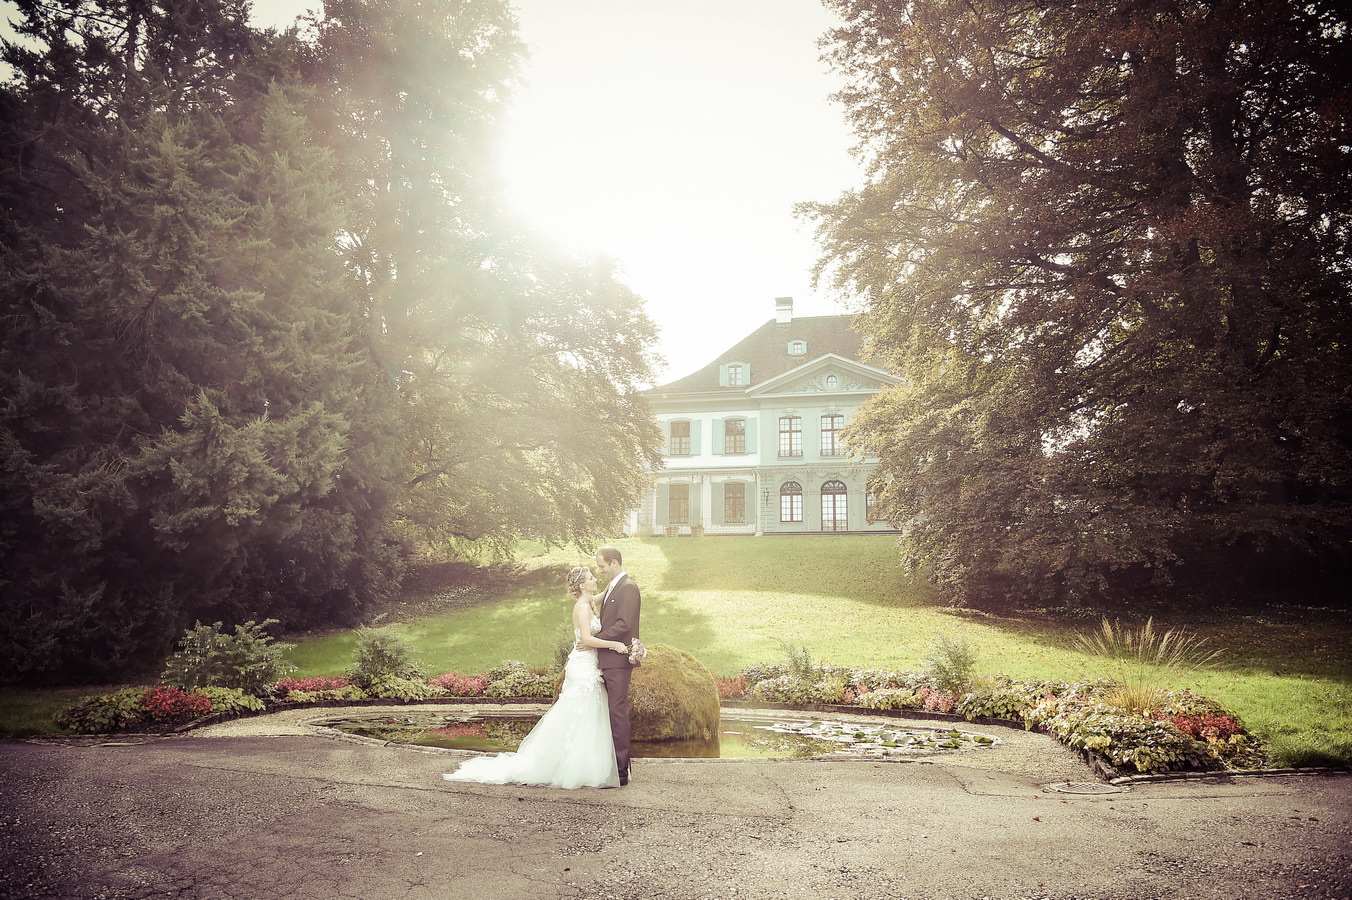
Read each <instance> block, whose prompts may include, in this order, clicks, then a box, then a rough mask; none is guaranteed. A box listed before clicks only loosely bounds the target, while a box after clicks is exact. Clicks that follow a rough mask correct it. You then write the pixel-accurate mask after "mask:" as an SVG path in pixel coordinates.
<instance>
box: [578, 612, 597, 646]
mask: <svg viewBox="0 0 1352 900" xmlns="http://www.w3.org/2000/svg"><path fill="white" fill-rule="evenodd" d="M600 630H601V619H600V617H598V616H592V620H591V633H592V634H596V632H598V631H600ZM581 637H582V632H580V631H578V630H577V629H576V628H574V629H573V640H574V641H576V640H578V639H579V638H581Z"/></svg>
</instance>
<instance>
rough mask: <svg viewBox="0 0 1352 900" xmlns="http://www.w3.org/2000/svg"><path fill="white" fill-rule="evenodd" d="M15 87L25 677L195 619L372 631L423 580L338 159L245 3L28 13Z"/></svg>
mask: <svg viewBox="0 0 1352 900" xmlns="http://www.w3.org/2000/svg"><path fill="white" fill-rule="evenodd" d="M20 6H21V10H22V12H23V13H24V15H25V20H24V22H23V23H22V26H21V31H22V32H23V33H24V34H26V35H27V37H28V38H29V40H30V41H31V42H32V44H33V45H36V48H35V49H27V48H28V46H30V45H20V44H18V43H14V44H7V45H6V47H5V59H6V61H7V62H8V63H9V64H10V65H11V66H13V68H14V72H15V77H14V78H13V79H12V80H11V81H10V83H8V84H6V85H5V86H4V89H3V91H0V98H3V99H2V100H0V102H3V103H4V104H5V107H6V110H7V112H11V113H13V115H12V117H6V119H5V123H6V124H5V126H4V128H5V130H6V132H7V133H6V141H5V144H4V147H5V151H4V153H5V155H4V157H3V161H2V163H0V192H3V196H4V197H5V199H6V203H5V212H6V215H5V217H4V224H3V226H0V227H3V228H4V229H5V232H6V235H5V236H6V238H7V240H6V241H5V249H4V251H3V257H0V258H2V259H3V267H2V268H0V280H3V283H4V287H3V292H0V297H2V298H3V299H0V303H3V305H4V312H3V318H2V319H0V322H3V326H2V327H3V329H4V342H3V346H2V347H0V396H3V398H4V405H3V408H0V447H3V458H4V462H5V465H4V469H3V473H0V478H3V482H4V488H3V498H4V500H3V502H4V510H3V512H4V517H3V518H4V525H3V531H0V560H3V565H2V566H0V569H3V572H4V573H5V574H4V576H3V582H0V619H2V620H3V628H0V631H3V635H4V637H3V639H0V640H2V641H3V655H4V657H5V659H6V660H7V661H8V662H9V665H8V666H7V667H6V671H5V673H4V674H5V677H21V678H27V679H30V680H32V679H37V678H59V679H71V678H75V679H83V680H86V681H88V680H91V679H96V678H105V677H112V676H115V675H119V674H125V673H126V672H128V670H129V669H133V668H135V667H140V666H146V665H151V664H154V663H158V662H159V661H160V660H161V659H162V658H163V654H164V653H165V652H166V651H167V650H168V648H169V646H170V645H171V644H172V641H173V639H174V638H175V637H176V636H177V635H178V634H179V633H181V631H182V630H183V628H184V627H185V626H186V625H187V624H189V623H190V622H192V621H193V619H195V618H216V617H224V618H229V619H231V620H233V621H241V620H243V619H246V618H263V617H265V616H267V615H269V614H274V613H281V614H283V615H284V616H285V617H286V619H287V620H288V623H289V624H290V625H292V626H296V625H300V624H304V623H306V622H314V621H330V620H333V619H339V620H341V619H342V618H343V617H345V616H347V617H350V616H352V615H353V614H354V611H355V610H356V609H357V608H358V606H359V605H360V603H361V602H362V601H363V599H365V598H367V597H369V596H371V594H372V593H373V592H375V591H378V590H379V586H380V585H381V584H382V583H383V582H384V581H386V580H387V577H388V576H389V575H390V573H391V571H392V566H393V564H394V563H395V562H396V560H395V559H394V557H393V556H392V554H391V553H390V552H389V550H388V547H389V546H390V542H389V539H388V537H387V535H386V528H385V525H386V522H387V513H386V511H385V509H384V505H385V503H386V499H385V495H386V494H387V493H388V488H387V487H386V486H384V485H383V484H382V481H383V480H385V479H386V476H385V474H384V473H383V472H382V463H381V462H380V461H379V460H378V458H376V457H375V456H373V455H372V454H370V453H369V452H366V451H364V450H363V444H364V439H363V438H362V435H364V434H374V433H378V432H380V431H381V430H383V429H382V427H381V425H380V423H379V421H378V419H377V420H374V421H373V419H372V416H373V411H374V413H378V411H379V410H380V409H381V407H380V406H379V405H376V404H373V403H372V402H371V399H370V395H371V393H372V392H373V391H374V392H378V391H379V390H381V389H383V383H382V382H381V381H380V380H379V379H378V377H377V376H378V374H379V373H378V372H377V371H376V370H375V368H374V366H373V365H372V364H371V360H370V357H369V354H368V353H367V350H366V347H365V343H364V341H363V340H362V329H361V327H360V320H359V318H358V317H357V315H356V313H357V311H358V310H357V305H356V303H355V295H354V294H353V292H352V289H351V284H350V281H349V280H348V279H347V277H346V276H345V274H344V273H343V271H342V269H341V267H340V266H339V264H338V257H337V255H336V253H335V247H334V240H335V235H336V234H337V233H338V232H339V230H340V228H341V226H342V223H343V219H342V209H341V206H340V204H339V199H340V198H339V196H338V195H337V193H336V191H335V189H334V187H333V185H332V183H331V177H330V175H331V170H332V160H331V157H330V156H329V154H328V153H327V152H326V151H324V150H323V149H322V148H319V147H316V146H315V145H314V142H313V140H312V139H311V136H310V135H309V133H308V130H307V128H306V126H305V123H304V121H303V119H302V117H301V115H300V113H299V110H300V109H301V107H302V102H303V92H302V91H301V90H300V88H299V86H298V85H297V84H296V83H295V81H294V79H288V76H287V65H288V60H289V59H290V58H292V56H293V54H294V51H293V50H289V49H288V48H287V47H286V46H284V45H283V44H281V43H272V42H269V41H266V40H263V39H262V38H260V36H258V35H256V34H255V33H253V32H252V31H250V30H249V29H248V28H247V27H246V25H245V22H244V19H243V13H242V10H241V8H240V7H239V5H238V4H224V3H219V2H213V0H200V2H173V3H168V2H155V0H138V2H132V3H100V2H90V0H67V2H63V3H59V4H58V3H37V2H27V0H25V2H23V3H21V4H20Z"/></svg>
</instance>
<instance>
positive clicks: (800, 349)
mask: <svg viewBox="0 0 1352 900" xmlns="http://www.w3.org/2000/svg"><path fill="white" fill-rule="evenodd" d="M806 353H807V341H789V356H803V355H805V354H806Z"/></svg>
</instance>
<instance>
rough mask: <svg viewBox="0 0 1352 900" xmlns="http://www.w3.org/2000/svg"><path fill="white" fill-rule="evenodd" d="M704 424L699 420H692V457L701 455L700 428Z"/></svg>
mask: <svg viewBox="0 0 1352 900" xmlns="http://www.w3.org/2000/svg"><path fill="white" fill-rule="evenodd" d="M703 424H704V423H703V422H701V421H700V420H699V419H691V420H690V455H691V456H699V455H700V444H699V427H700V426H701V425H703Z"/></svg>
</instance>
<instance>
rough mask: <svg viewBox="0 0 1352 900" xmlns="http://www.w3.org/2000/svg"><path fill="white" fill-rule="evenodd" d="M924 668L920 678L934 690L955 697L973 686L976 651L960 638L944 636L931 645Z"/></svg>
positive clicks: (964, 639) (923, 664) (923, 663)
mask: <svg viewBox="0 0 1352 900" xmlns="http://www.w3.org/2000/svg"><path fill="white" fill-rule="evenodd" d="M922 666H923V668H922V669H921V674H922V675H924V676H925V678H926V679H927V680H928V681H930V682H931V683H932V684H933V687H934V690H936V691H938V692H939V693H940V694H944V695H952V696H954V697H956V696H957V695H959V694H962V693H963V692H965V691H966V690H967V689H968V687H969V686H970V685H971V683H972V670H973V669H974V668H975V667H976V649H975V648H974V647H972V645H971V644H969V643H968V642H967V639H966V638H964V637H962V636H961V635H959V636H957V637H952V636H950V635H947V634H941V635H939V636H938V637H937V638H935V639H934V642H933V643H932V644H930V649H929V653H928V655H927V656H926V657H925V658H924V660H923V661H922ZM950 708H951V707H950Z"/></svg>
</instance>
